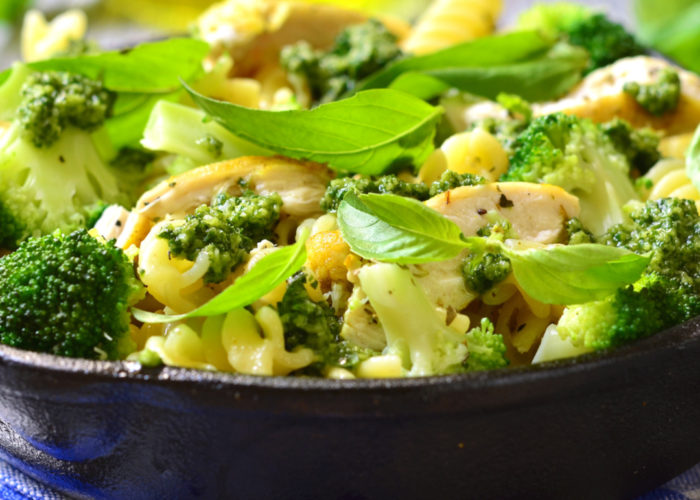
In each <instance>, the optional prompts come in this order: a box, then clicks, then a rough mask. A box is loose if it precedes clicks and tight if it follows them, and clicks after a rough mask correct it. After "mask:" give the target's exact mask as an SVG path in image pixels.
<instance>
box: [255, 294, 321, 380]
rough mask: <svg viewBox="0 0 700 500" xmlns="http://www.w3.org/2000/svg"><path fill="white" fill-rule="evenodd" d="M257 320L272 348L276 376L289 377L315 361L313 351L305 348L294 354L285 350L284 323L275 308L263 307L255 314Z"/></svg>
mask: <svg viewBox="0 0 700 500" xmlns="http://www.w3.org/2000/svg"><path fill="white" fill-rule="evenodd" d="M255 319H256V320H257V321H258V324H259V325H260V328H262V330H263V333H264V335H265V341H266V342H268V343H269V344H270V346H271V349H272V357H273V374H274V375H287V374H288V373H289V372H292V371H294V370H299V369H300V368H304V367H305V366H308V365H310V364H311V362H312V361H313V360H314V353H313V351H311V349H306V348H303V349H299V350H296V351H294V352H288V351H287V350H286V349H285V347H284V331H283V328H282V321H281V320H280V317H279V315H278V314H277V311H275V310H274V309H273V308H271V307H263V308H262V309H260V310H259V311H258V312H257V313H255Z"/></svg>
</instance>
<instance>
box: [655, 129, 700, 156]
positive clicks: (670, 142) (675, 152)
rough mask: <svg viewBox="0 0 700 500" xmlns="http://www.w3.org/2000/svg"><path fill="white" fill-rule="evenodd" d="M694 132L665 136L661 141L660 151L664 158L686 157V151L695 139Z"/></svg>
mask: <svg viewBox="0 0 700 500" xmlns="http://www.w3.org/2000/svg"><path fill="white" fill-rule="evenodd" d="M693 135H695V134H694V132H687V133H685V134H678V135H671V136H668V137H664V138H662V139H661V141H660V142H659V151H661V155H662V156H663V157H664V158H678V159H681V160H682V159H684V158H685V153H686V151H687V150H688V147H689V146H690V142H691V141H692V140H693Z"/></svg>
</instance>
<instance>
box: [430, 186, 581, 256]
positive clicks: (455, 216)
mask: <svg viewBox="0 0 700 500" xmlns="http://www.w3.org/2000/svg"><path fill="white" fill-rule="evenodd" d="M426 205H428V206H429V207H430V208H432V209H434V210H437V211H438V212H440V213H441V214H443V215H445V216H446V217H447V218H448V219H451V220H452V221H454V222H455V223H456V224H457V225H458V226H459V227H460V229H461V230H462V232H463V233H464V234H465V236H472V235H475V234H476V233H477V231H478V230H479V229H480V228H482V227H484V226H486V225H488V224H489V222H490V221H491V220H492V218H493V216H494V215H496V216H500V217H503V218H504V219H505V220H507V221H508V222H509V223H510V224H511V226H512V228H513V231H514V232H515V234H516V235H517V237H518V238H519V239H522V240H527V241H534V242H538V243H543V244H548V243H556V242H559V241H561V239H562V235H563V233H564V225H565V223H566V221H567V220H568V219H570V218H572V217H576V216H577V215H578V214H579V203H578V198H576V197H575V196H572V195H570V194H569V193H567V192H566V191H564V190H563V189H562V188H560V187H557V186H552V185H549V184H531V183H527V182H498V183H493V184H484V185H481V186H465V187H459V188H456V189H452V190H450V191H446V192H445V193H442V194H440V195H438V196H435V197H433V198H431V199H429V200H428V201H426Z"/></svg>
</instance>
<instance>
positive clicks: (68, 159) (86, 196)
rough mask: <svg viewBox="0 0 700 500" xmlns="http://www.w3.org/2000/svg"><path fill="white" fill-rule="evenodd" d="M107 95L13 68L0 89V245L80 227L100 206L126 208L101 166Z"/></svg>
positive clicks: (85, 83)
mask: <svg viewBox="0 0 700 500" xmlns="http://www.w3.org/2000/svg"><path fill="white" fill-rule="evenodd" d="M111 101H112V95H111V94H110V93H109V92H106V91H105V90H104V89H103V88H102V86H101V84H100V83H99V82H97V81H93V80H89V79H86V78H84V77H81V76H76V75H70V74H68V73H54V72H49V73H33V72H31V70H29V68H27V67H26V66H21V65H19V66H15V67H13V70H12V74H11V76H10V77H9V78H8V80H7V81H6V82H5V83H4V84H3V85H2V87H0V115H1V116H2V117H3V119H7V120H11V124H10V126H9V128H8V129H7V130H5V131H4V132H3V133H2V134H1V135H0V205H2V207H3V208H2V210H1V211H2V213H3V219H4V223H3V225H2V226H1V227H0V241H2V242H3V243H2V246H5V247H8V248H15V247H16V245H17V243H19V241H21V240H22V239H24V238H26V237H28V236H40V235H43V234H50V233H51V232H53V231H54V230H56V229H60V230H61V231H63V232H66V233H67V232H70V231H72V230H74V229H77V228H80V227H86V225H87V224H88V223H89V221H91V220H94V218H95V214H96V213H97V212H99V211H101V210H102V208H103V207H104V205H105V204H111V203H119V204H125V205H126V204H128V203H129V200H128V196H127V195H125V194H124V193H123V192H122V190H121V189H120V185H119V182H118V180H117V177H116V175H115V173H114V171H113V170H112V168H111V167H110V166H109V158H110V156H112V148H111V143H110V141H109V139H108V137H107V134H106V131H105V129H104V127H102V124H103V122H104V120H105V118H106V117H107V116H108V115H109V110H110V108H111Z"/></svg>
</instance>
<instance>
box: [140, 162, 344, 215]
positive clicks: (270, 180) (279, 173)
mask: <svg viewBox="0 0 700 500" xmlns="http://www.w3.org/2000/svg"><path fill="white" fill-rule="evenodd" d="M331 178H332V173H331V172H330V170H328V169H327V168H326V167H325V166H323V165H320V164H318V163H312V162H303V161H297V160H291V159H289V158H284V157H280V156H272V157H267V156H244V157H241V158H236V159H233V160H228V161H223V162H220V163H213V164H211V165H205V166H202V167H199V168H196V169H194V170H190V171H188V172H185V173H184V174H181V175H178V176H175V177H171V178H170V179H168V180H166V181H163V182H161V183H160V184H159V185H157V186H156V187H154V188H153V189H151V190H150V191H148V192H146V193H144V194H143V196H141V199H139V201H138V203H137V204H136V208H135V209H134V212H136V213H138V214H140V215H142V216H144V217H146V218H148V219H150V220H158V219H162V218H164V217H165V216H167V215H174V216H176V217H178V216H180V217H182V216H184V215H186V214H188V213H191V212H192V211H193V210H194V209H195V208H196V207H198V206H200V205H202V204H207V203H211V201H212V199H213V197H214V196H216V195H217V194H219V193H222V192H225V193H228V194H230V195H233V196H236V195H240V194H241V192H242V190H243V188H242V187H241V184H244V185H246V186H247V188H248V189H251V190H253V191H255V192H256V193H258V194H262V195H267V194H271V193H278V194H279V195H280V197H281V198H282V202H283V204H282V213H283V214H287V215H290V216H292V217H297V218H300V219H302V218H307V217H314V216H318V215H320V214H321V209H320V200H321V198H322V197H323V193H324V192H325V190H326V185H327V184H328V182H329V181H330V179H331Z"/></svg>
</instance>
